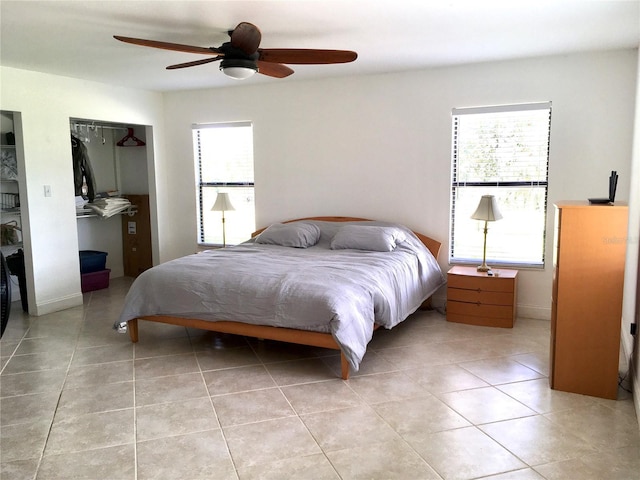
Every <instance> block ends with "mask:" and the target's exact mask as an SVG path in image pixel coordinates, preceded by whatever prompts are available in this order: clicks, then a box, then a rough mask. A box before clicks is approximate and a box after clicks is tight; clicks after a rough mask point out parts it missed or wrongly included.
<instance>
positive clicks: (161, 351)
mask: <svg viewBox="0 0 640 480" xmlns="http://www.w3.org/2000/svg"><path fill="white" fill-rule="evenodd" d="M191 352H193V346H192V345H191V341H190V340H189V337H187V336H184V337H179V338H162V339H159V340H155V341H152V342H138V343H137V344H136V345H135V357H136V359H140V358H149V357H160V356H165V355H179V354H184V353H191Z"/></svg>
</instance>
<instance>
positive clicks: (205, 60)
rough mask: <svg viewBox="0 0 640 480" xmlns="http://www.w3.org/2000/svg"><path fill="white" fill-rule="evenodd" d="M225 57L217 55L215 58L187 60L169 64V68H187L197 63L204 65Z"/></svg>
mask: <svg viewBox="0 0 640 480" xmlns="http://www.w3.org/2000/svg"><path fill="white" fill-rule="evenodd" d="M222 58H224V57H223V56H221V55H220V56H217V57H213V58H205V59H202V60H195V61H193V62H185V63H177V64H175V65H169V66H168V67H167V70H175V69H177V68H186V67H195V66H197V65H204V64H206V63H211V62H215V61H216V60H220V59H222Z"/></svg>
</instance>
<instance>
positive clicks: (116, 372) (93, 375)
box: [64, 360, 133, 389]
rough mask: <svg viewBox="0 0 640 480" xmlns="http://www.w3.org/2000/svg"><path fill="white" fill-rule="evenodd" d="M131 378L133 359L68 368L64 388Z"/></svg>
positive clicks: (88, 385)
mask: <svg viewBox="0 0 640 480" xmlns="http://www.w3.org/2000/svg"><path fill="white" fill-rule="evenodd" d="M132 380H133V360H128V361H123V362H112V363H100V364H96V365H83V366H79V367H73V366H72V367H71V368H69V373H68V374H67V379H66V381H65V384H64V388H65V389H67V388H82V387H90V386H92V385H103V384H106V383H116V382H128V381H132Z"/></svg>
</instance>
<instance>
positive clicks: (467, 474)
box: [0, 279, 640, 480]
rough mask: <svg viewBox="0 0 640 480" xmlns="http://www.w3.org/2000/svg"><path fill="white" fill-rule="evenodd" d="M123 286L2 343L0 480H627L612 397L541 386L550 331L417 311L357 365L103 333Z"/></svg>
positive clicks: (159, 333) (631, 442) (29, 320)
mask: <svg viewBox="0 0 640 480" xmlns="http://www.w3.org/2000/svg"><path fill="white" fill-rule="evenodd" d="M129 285H130V280H128V279H115V280H112V282H111V286H110V288H109V289H106V290H100V291H96V292H91V293H89V294H85V301H84V305H83V306H82V307H78V308H73V309H70V310H67V311H64V312H58V313H54V314H50V315H45V316H41V317H29V316H26V315H24V314H23V313H22V311H21V309H20V305H19V302H18V303H14V304H13V310H12V315H11V319H10V323H9V326H8V328H7V331H6V332H5V336H4V337H3V338H2V340H1V341H0V347H1V357H2V363H1V364H0V365H1V367H2V373H1V375H0V382H1V383H0V396H1V399H0V401H1V403H0V426H1V432H0V437H1V438H0V440H1V445H0V446H1V453H0V455H1V457H0V461H1V470H0V476H1V478H2V479H12V480H19V479H34V478H37V479H39V480H41V479H71V478H75V479H100V480H102V479H139V480H142V479H180V480H185V479H201V478H202V479H205V478H206V479H238V478H239V479H243V480H244V479H292V478H299V479H325V478H326V479H340V478H342V479H356V478H362V479H365V478H366V479H394V478H397V479H403V480H404V479H411V480H413V479H472V478H492V479H519V480H524V479H542V478H546V479H563V480H564V479H580V480H587V479H604V478H606V479H625V480H627V479H638V478H640V433H639V428H638V421H637V419H636V415H635V411H634V408H633V402H632V400H631V398H630V395H629V394H628V393H627V392H626V391H624V389H620V395H619V400H617V401H612V400H604V399H599V398H594V397H588V396H582V395H575V394H569V393H563V392H558V391H552V390H550V389H549V387H548V380H547V375H548V369H549V365H548V343H549V322H546V321H540V320H529V319H518V321H517V322H516V326H515V328H513V329H495V328H487V327H473V326H467V325H460V324H453V323H447V322H446V321H445V319H444V317H443V316H442V315H441V314H439V313H437V312H435V311H432V312H419V313H417V314H415V315H413V316H412V317H411V318H409V319H408V320H407V321H406V322H404V323H403V324H402V325H401V326H399V327H397V328H396V329H394V330H392V331H379V332H376V335H375V337H374V340H373V341H372V343H371V344H370V348H369V351H368V353H367V355H366V357H365V360H364V363H363V366H362V370H361V372H359V373H358V374H357V375H354V376H353V377H352V378H351V379H350V380H349V381H346V382H345V381H342V380H341V379H339V378H338V377H337V375H338V370H339V357H337V356H336V355H335V353H334V352H332V351H326V350H322V349H317V348H306V347H296V346H291V345H283V344H278V343H274V342H259V341H256V340H247V339H244V338H241V337H233V336H224V335H214V334H208V333H203V332H200V331H192V330H189V331H187V330H186V329H184V328H178V327H172V326H162V325H153V324H149V323H145V322H142V323H141V325H140V342H139V343H138V344H136V345H133V344H132V343H130V341H129V339H128V336H127V335H122V334H118V333H116V332H115V331H113V330H112V329H111V325H112V322H113V321H114V319H115V318H117V316H118V314H119V309H120V306H121V304H122V299H123V297H124V294H125V293H126V291H127V289H128V287H129Z"/></svg>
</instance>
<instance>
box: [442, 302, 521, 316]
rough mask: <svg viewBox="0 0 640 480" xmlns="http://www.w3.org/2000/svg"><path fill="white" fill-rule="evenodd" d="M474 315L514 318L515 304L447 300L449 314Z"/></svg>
mask: <svg viewBox="0 0 640 480" xmlns="http://www.w3.org/2000/svg"><path fill="white" fill-rule="evenodd" d="M449 314H452V315H464V316H473V317H493V318H508V319H510V320H511V319H513V305H486V304H483V303H465V302H456V301H453V302H452V301H447V315H449Z"/></svg>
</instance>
